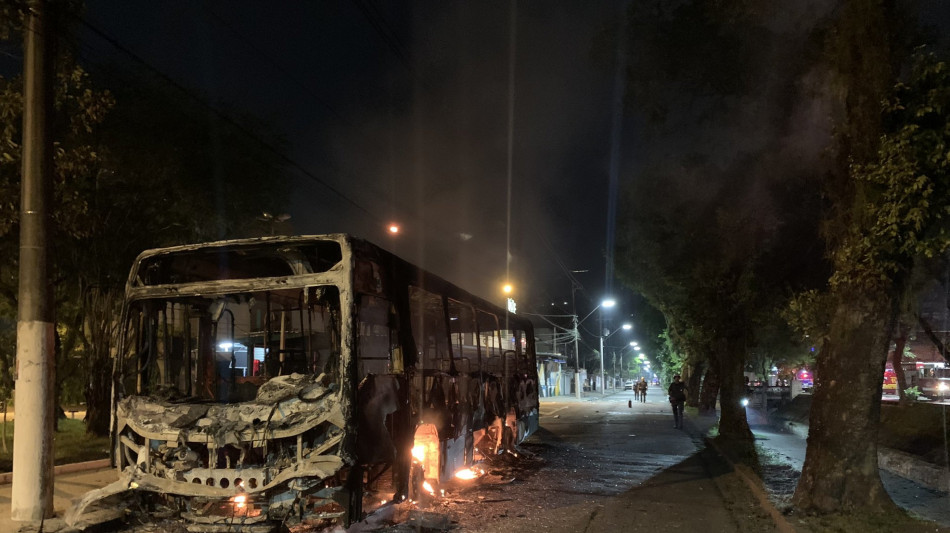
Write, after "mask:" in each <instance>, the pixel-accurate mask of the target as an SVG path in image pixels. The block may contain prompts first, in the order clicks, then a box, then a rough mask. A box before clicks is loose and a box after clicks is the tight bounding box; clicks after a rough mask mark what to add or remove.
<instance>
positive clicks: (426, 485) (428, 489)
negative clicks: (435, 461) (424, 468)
mask: <svg viewBox="0 0 950 533" xmlns="http://www.w3.org/2000/svg"><path fill="white" fill-rule="evenodd" d="M422 488H424V489H426V492H428V493H429V494H432V495H433V496H434V495H435V489H434V488H432V485H430V484H429V482H428V481H423V482H422Z"/></svg>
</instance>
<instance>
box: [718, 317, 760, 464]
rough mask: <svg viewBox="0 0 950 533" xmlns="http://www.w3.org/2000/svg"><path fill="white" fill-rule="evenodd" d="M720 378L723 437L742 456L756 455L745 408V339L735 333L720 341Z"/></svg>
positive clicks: (720, 422)
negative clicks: (743, 403) (742, 402)
mask: <svg viewBox="0 0 950 533" xmlns="http://www.w3.org/2000/svg"><path fill="white" fill-rule="evenodd" d="M720 345H721V346H720V349H721V353H720V354H719V357H718V358H717V359H719V377H720V380H721V386H720V389H719V410H720V411H719V412H720V415H719V439H722V440H725V441H728V442H729V446H730V447H732V448H734V449H736V451H737V452H738V454H739V455H738V456H739V457H741V458H743V460H744V459H745V458H748V457H754V456H755V448H754V446H753V441H754V440H755V439H754V437H753V435H752V430H750V429H749V422H748V420H746V416H745V407H744V406H743V405H742V404H741V401H742V397H743V396H744V395H745V379H744V378H745V374H744V373H743V371H744V370H745V340H744V337H743V336H742V335H741V334H739V335H734V336H731V337H728V338H726V339H723V341H722V342H721V343H720Z"/></svg>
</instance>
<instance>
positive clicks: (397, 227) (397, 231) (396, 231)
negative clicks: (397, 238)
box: [389, 224, 399, 235]
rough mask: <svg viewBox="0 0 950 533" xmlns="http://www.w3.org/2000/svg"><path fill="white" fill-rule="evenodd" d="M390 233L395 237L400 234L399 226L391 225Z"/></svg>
mask: <svg viewBox="0 0 950 533" xmlns="http://www.w3.org/2000/svg"><path fill="white" fill-rule="evenodd" d="M389 233H392V234H393V235H395V234H397V233H399V226H398V225H397V224H390V225H389Z"/></svg>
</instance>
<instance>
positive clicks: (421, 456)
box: [404, 444, 426, 463]
mask: <svg viewBox="0 0 950 533" xmlns="http://www.w3.org/2000/svg"><path fill="white" fill-rule="evenodd" d="M404 449H405V448H404ZM412 457H413V459H415V460H416V461H419V462H420V463H424V462H425V461H426V447H425V446H423V445H422V444H419V445H417V446H413V447H412Z"/></svg>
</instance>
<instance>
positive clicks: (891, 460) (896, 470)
mask: <svg viewBox="0 0 950 533" xmlns="http://www.w3.org/2000/svg"><path fill="white" fill-rule="evenodd" d="M779 427H782V428H785V429H787V430H789V431H791V432H792V433H795V434H796V435H798V436H799V437H801V438H803V439H807V438H808V425H807V424H801V423H796V422H790V421H787V420H786V421H784V422H782V423H781V425H780V426H779ZM877 467H878V468H880V469H881V470H886V471H888V472H890V473H892V474H896V475H898V476H900V477H902V478H904V479H909V480H911V481H913V482H914V483H917V484H918V485H922V486H924V487H927V488H928V489H933V490H939V491H941V492H950V471H948V468H945V467H941V466H938V465H935V464H933V463H929V462H927V461H924V460H923V459H921V458H919V457H917V456H916V455H913V454H909V453H907V452H902V451H900V450H895V449H893V448H887V447H884V446H881V445H878V447H877Z"/></svg>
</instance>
